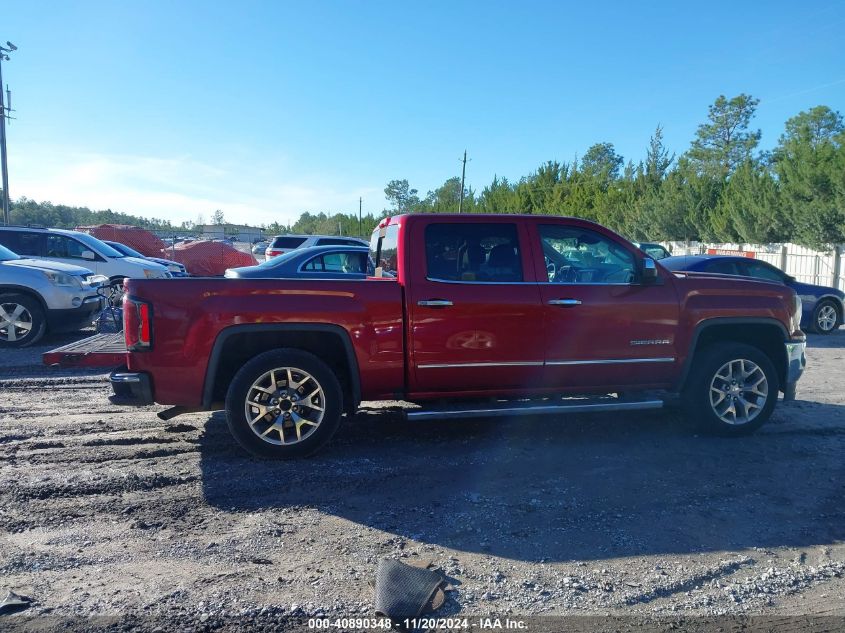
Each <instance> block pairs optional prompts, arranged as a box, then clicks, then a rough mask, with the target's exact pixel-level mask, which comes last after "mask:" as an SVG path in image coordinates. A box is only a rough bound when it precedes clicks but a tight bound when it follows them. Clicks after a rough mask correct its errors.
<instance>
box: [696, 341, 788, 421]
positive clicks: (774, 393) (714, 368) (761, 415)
mask: <svg viewBox="0 0 845 633" xmlns="http://www.w3.org/2000/svg"><path fill="white" fill-rule="evenodd" d="M732 361H734V362H736V363H737V364H736V365H734V366H732V367H729V368H728V370H725V369H724V368H725V367H726V365H728V363H730V362H732ZM740 361H750V363H752V364H753V365H755V366H756V367H757V368H758V369H759V371H760V372H762V374H763V376H762V377H765V383H764V384H762V385H760V384H758V385H757V389H758V391H762V390H763V389H762V387H764V386H765V388H766V397H765V401H764V402H763V404H762V406H757V405H759V403H760V397H759V395H756V394H755V393H752V392H751V391H750V390H744V389H743V386H742V385H741V384H740V385H737V386H733V385H732V381H730V380H723V379H721V378H717V373H719V374H720V375H726V374H731V373H732V372H730V371H729V370H730V369H736V370H739V368H740V364H739V362H740ZM692 362H693V369H692V372H691V373H690V376H689V379H688V380H687V384H686V386H685V388H684V393H683V403H684V407H685V409H686V411H687V415H688V416H689V417H691V418H692V419H693V420H694V421H695V422H696V423H697V425H698V426H699V427H700V428H701V429H702V430H703V431H706V432H709V433H713V434H716V435H725V436H738V435H747V434H749V433H753V432H754V431H756V430H757V429H759V428H760V427H761V426H762V425H763V424H765V422H766V421H767V420H768V419H769V417H770V416H771V415H772V411H773V410H774V408H775V403H776V402H777V398H778V390H779V388H780V381H779V380H778V374H777V371H776V370H775V366H774V364H773V363H772V361H771V359H770V358H769V357H768V356H767V355H766V354H765V353H764V352H762V351H761V350H760V349H758V348H756V347H753V346H751V345H746V344H744V343H718V344H715V345H712V346H709V347H707V348H705V349H704V350H702V351H700V352H698V353H696V355H695V358H693V361H692ZM742 367H745V368H746V369H747V370H749V371H750V370H751V367H750V366H749V365H747V364H743V365H742ZM720 370H721V371H720ZM736 373H740V372H739V371H737V372H736ZM760 378H761V376H760V374H759V373H757V372H754V373H753V375H752V376H749V377H748V378H747V380H748V383H747V384H751V382H752V381H754V380H755V379H756V380H759V379H760ZM737 382H740V381H739V380H738V381H737ZM713 385H717V386H718V387H719V389H721V388H725V389H726V390H728V391H730V390H731V389H739V391H738V392H737V393H736V395H728V396H725V394H721V395H722V396H723V399H721V400H720V399H719V398H720V393H719V390H717V389H712V390H711V387H713ZM711 392H712V393H713V396H712V398H711ZM731 398H737V399H736V400H733V401H731ZM714 400H717V401H718V403H714ZM743 402H748V403H750V404H748V405H745V404H742V403H743ZM731 406H733V407H734V413H733V414H732V415H731V414H730V411H724V409H729V408H730V407H731ZM752 406H754V407H755V408H754V409H751V408H750V407H752ZM743 410H744V413H742V411H743ZM720 411H721V413H722V416H723V417H720V415H719V412H720ZM749 411H752V412H753V413H749ZM740 414H742V417H748V420H747V421H745V422H739V423H730V422H728V421H725V419H724V418H728V419H730V418H731V417H733V419H734V420H737V418H738V417H739V416H740Z"/></svg>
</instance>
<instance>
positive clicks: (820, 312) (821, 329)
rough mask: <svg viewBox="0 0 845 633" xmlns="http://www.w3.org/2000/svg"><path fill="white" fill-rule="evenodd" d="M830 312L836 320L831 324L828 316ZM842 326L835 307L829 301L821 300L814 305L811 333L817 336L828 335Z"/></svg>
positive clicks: (840, 316) (839, 315) (837, 309)
mask: <svg viewBox="0 0 845 633" xmlns="http://www.w3.org/2000/svg"><path fill="white" fill-rule="evenodd" d="M831 310H833V314H835V315H836V320H835V321H834V322H833V323H832V324H831V323H830V315H831V312H830V311H831ZM841 324H842V315H841V314H840V312H839V308H838V307H837V305H836V304H835V303H834V302H833V301H832V300H830V299H822V300H821V301H819V302H818V303H817V304H816V307H815V309H813V322H812V325H811V326H812V328H813V332H815V333H817V334H830V333H831V332H835V331H836V329H837V328H838V327H839V326H840V325H841Z"/></svg>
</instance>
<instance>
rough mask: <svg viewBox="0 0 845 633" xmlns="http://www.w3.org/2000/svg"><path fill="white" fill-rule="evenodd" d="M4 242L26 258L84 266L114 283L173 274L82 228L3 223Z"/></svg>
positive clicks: (0, 238)
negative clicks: (107, 242) (123, 251)
mask: <svg viewBox="0 0 845 633" xmlns="http://www.w3.org/2000/svg"><path fill="white" fill-rule="evenodd" d="M0 244H2V245H3V246H5V247H6V248H8V249H9V250H12V251H14V252H15V253H17V254H18V255H21V256H23V257H34V258H37V259H47V260H49V261H51V262H60V263H63V264H72V265H76V266H83V267H85V268H88V269H89V270H91V271H93V272H94V274H95V275H104V276H106V277H108V278H109V280H110V281H112V282H114V281H118V280H120V279H123V278H125V277H135V278H144V277H146V278H147V279H160V278H163V277H170V273H169V272H167V268H165V267H164V266H162V265H161V264H156V263H155V262H152V261H150V260H148V259H138V258H136V257H126V256H125V255H124V254H123V253H120V252H118V251H116V250H115V249H113V248H112V247H111V246H109V245H108V244H105V243H104V242H102V241H101V240H98V239H97V238H96V237H94V236H92V235H88V234H87V233H80V232H79V231H65V230H64V229H41V228H32V227H23V226H0Z"/></svg>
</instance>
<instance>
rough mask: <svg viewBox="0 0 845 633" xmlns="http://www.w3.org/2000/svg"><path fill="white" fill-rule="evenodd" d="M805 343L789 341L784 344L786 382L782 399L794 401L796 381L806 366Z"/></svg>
mask: <svg viewBox="0 0 845 633" xmlns="http://www.w3.org/2000/svg"><path fill="white" fill-rule="evenodd" d="M806 349H807V343H806V342H805V341H790V342H788V343H787V344H786V381H785V383H784V385H783V399H784V400H795V395H796V393H797V385H798V380H800V378H801V375H802V374H803V373H804V368H805V367H806V366H807V356H806V354H805V352H806Z"/></svg>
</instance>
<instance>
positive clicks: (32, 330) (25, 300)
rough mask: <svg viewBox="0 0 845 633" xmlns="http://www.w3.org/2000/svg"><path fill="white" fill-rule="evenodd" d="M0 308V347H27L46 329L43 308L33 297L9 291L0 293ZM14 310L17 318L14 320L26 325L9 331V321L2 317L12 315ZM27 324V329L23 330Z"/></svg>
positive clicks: (36, 340) (42, 334)
mask: <svg viewBox="0 0 845 633" xmlns="http://www.w3.org/2000/svg"><path fill="white" fill-rule="evenodd" d="M0 308H2V310H3V311H2V312H0V328H2V330H0V347H28V346H29V345H32V344H34V343H36V342H38V340H39V339H40V338H41V337H42V336H44V333H45V332H46V331H47V319H46V318H45V316H44V310H43V309H42V308H41V304H40V303H39V302H38V300H37V299H35V298H33V297H30V296H28V295H23V294H18V293H11V292H10V293H4V294H0ZM16 312H17V313H18V315H17V316H18V318H17V319H16V320H15V322H16V323H25V324H27V325H26V326H23V327H15V328H14V330H13V331H12V332H11V333H10V330H9V327H10V326H9V322H8V321H6V320H4V317H5V316H12V315H13V314H15V313H16ZM4 324H5V325H4ZM27 326H28V327H29V329H28V330H25V329H24V328H25V327H27Z"/></svg>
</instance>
